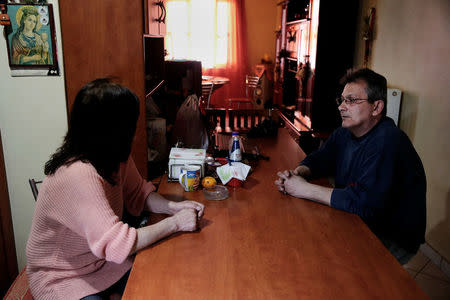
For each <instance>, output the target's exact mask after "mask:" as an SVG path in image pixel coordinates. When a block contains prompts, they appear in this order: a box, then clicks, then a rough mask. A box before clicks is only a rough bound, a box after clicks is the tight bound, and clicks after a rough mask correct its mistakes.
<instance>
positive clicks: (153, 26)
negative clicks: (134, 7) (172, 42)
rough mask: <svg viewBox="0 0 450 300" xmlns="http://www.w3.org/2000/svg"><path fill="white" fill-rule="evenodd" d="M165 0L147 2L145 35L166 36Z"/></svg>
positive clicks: (147, 0)
mask: <svg viewBox="0 0 450 300" xmlns="http://www.w3.org/2000/svg"><path fill="white" fill-rule="evenodd" d="M165 5H166V4H165V2H164V0H146V1H145V15H146V17H145V33H147V34H149V35H153V36H164V35H165V34H166V6H165Z"/></svg>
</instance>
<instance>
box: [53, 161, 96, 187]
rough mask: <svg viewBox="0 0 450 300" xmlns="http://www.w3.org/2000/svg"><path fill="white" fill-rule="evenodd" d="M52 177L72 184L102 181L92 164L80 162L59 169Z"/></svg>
mask: <svg viewBox="0 0 450 300" xmlns="http://www.w3.org/2000/svg"><path fill="white" fill-rule="evenodd" d="M50 177H53V178H54V179H57V180H58V181H63V182H70V183H76V182H84V181H86V180H88V179H95V180H100V179H101V176H100V175H99V174H98V173H97V170H96V169H95V168H94V166H93V165H92V164H91V163H89V162H83V161H80V160H77V161H74V162H71V163H68V164H66V165H63V166H61V167H59V168H58V169H57V170H56V172H55V173H54V174H53V175H51V176H50Z"/></svg>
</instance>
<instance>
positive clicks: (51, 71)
mask: <svg viewBox="0 0 450 300" xmlns="http://www.w3.org/2000/svg"><path fill="white" fill-rule="evenodd" d="M7 13H8V16H9V18H10V19H11V25H10V28H9V30H8V31H7V32H8V34H7V39H6V43H7V48H8V60H9V66H10V68H11V71H12V73H17V74H19V75H18V76H26V75H59V70H58V69H59V68H58V60H57V55H56V35H55V25H54V20H53V8H52V5H51V4H36V5H34V4H7ZM14 70H17V71H19V72H13V71H14ZM26 70H34V71H37V70H41V73H42V74H39V72H29V73H28V74H27V72H20V71H26Z"/></svg>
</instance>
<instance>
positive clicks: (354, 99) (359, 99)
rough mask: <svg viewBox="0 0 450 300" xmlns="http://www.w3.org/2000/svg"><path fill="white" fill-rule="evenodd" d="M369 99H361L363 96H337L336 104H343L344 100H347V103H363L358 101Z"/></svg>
mask: <svg viewBox="0 0 450 300" xmlns="http://www.w3.org/2000/svg"><path fill="white" fill-rule="evenodd" d="M368 100H369V99H361V98H344V97H342V96H340V97H337V98H336V104H337V105H341V104H342V102H345V104H346V105H353V104H355V103H358V104H359V103H361V102H358V101H368Z"/></svg>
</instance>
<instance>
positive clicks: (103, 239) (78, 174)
mask: <svg viewBox="0 0 450 300" xmlns="http://www.w3.org/2000/svg"><path fill="white" fill-rule="evenodd" d="M64 177H65V178H64V179H62V185H60V186H59V187H60V191H59V193H60V196H61V199H60V200H61V201H60V203H61V207H60V208H59V209H61V212H60V213H59V216H60V220H61V222H63V223H64V225H65V226H66V227H67V228H69V229H70V230H72V231H74V232H75V233H77V234H78V235H80V236H82V237H84V238H85V239H86V241H87V244H88V246H89V249H90V250H91V252H92V253H93V254H94V255H95V256H97V257H99V258H103V259H105V260H107V261H112V262H114V263H118V264H120V263H122V262H124V261H125V260H126V259H127V257H128V256H129V255H130V253H131V250H132V247H133V246H134V243H135V241H136V235H137V233H136V229H135V228H133V227H130V226H128V224H124V223H123V222H121V221H120V220H119V217H118V216H117V214H116V213H115V212H114V210H113V209H112V207H111V205H114V203H116V202H117V201H118V200H117V199H118V196H119V195H120V194H119V195H118V194H117V193H115V192H113V189H114V188H118V187H112V188H111V185H110V184H109V183H107V182H106V181H105V180H103V178H102V177H101V176H100V175H99V174H98V173H97V172H96V170H95V169H94V168H93V167H92V166H91V165H90V164H85V163H75V164H74V165H72V166H71V167H70V171H68V172H67V173H66V174H65V175H64Z"/></svg>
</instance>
